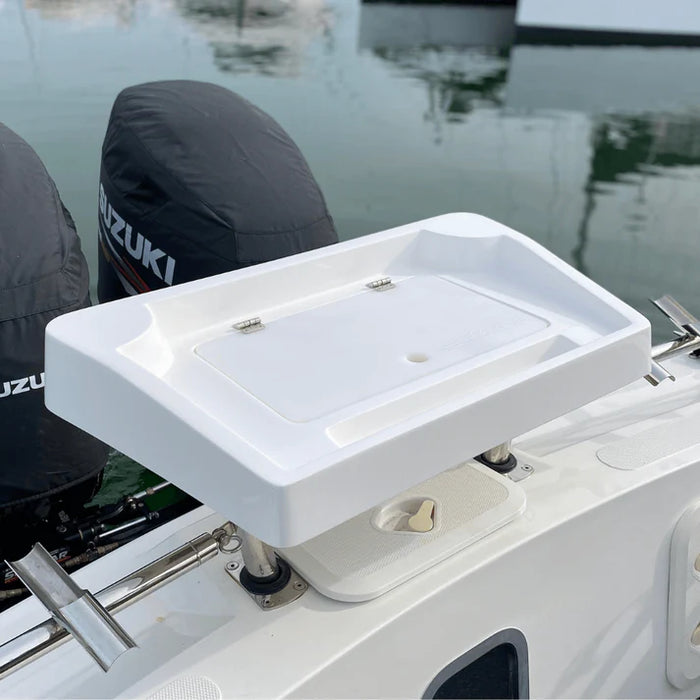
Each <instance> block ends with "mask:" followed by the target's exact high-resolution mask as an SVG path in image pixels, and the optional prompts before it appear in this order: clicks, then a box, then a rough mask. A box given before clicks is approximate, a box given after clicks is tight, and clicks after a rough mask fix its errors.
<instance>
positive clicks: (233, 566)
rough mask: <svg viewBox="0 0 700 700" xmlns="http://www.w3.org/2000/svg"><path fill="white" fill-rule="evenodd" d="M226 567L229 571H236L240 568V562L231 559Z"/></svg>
mask: <svg viewBox="0 0 700 700" xmlns="http://www.w3.org/2000/svg"><path fill="white" fill-rule="evenodd" d="M226 568H227V569H228V570H229V571H235V570H236V569H237V568H238V562H237V561H230V562H229V563H228V564H226Z"/></svg>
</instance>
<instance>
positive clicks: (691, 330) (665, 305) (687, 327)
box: [644, 294, 700, 386]
mask: <svg viewBox="0 0 700 700" xmlns="http://www.w3.org/2000/svg"><path fill="white" fill-rule="evenodd" d="M651 303H652V304H654V306H656V308H657V309H659V311H661V313H663V314H664V315H665V316H666V318H668V320H669V321H671V323H673V325H674V326H676V328H677V329H678V330H677V331H676V336H677V337H676V339H675V340H672V341H671V342H669V343H665V344H664V345H660V346H658V347H656V348H655V349H654V352H653V353H652V356H651V372H650V373H649V374H647V375H646V376H645V377H644V378H645V379H646V380H647V381H648V382H649V383H650V384H651V385H652V386H658V385H659V384H660V383H661V382H662V381H664V379H671V380H672V381H675V380H676V378H675V377H674V376H673V375H672V374H671V373H670V372H669V371H668V370H667V369H666V368H665V367H664V366H663V365H661V364H659V361H660V360H666V359H668V358H669V357H673V356H674V355H680V354H682V353H692V352H694V351H698V350H700V321H698V319H697V318H695V316H693V314H691V313H690V312H689V311H687V310H686V309H684V308H683V307H682V306H681V305H680V304H679V303H678V302H677V301H676V300H675V299H674V298H673V297H672V296H669V295H668V294H664V296H662V297H660V298H659V299H653V300H652V301H651Z"/></svg>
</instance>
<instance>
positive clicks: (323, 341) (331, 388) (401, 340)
mask: <svg viewBox="0 0 700 700" xmlns="http://www.w3.org/2000/svg"><path fill="white" fill-rule="evenodd" d="M378 291H382V293H381V294H378V293H377V292H378ZM261 319H262V320H261ZM251 330H256V331H259V332H254V333H252V332H250V331H251ZM649 366H650V331H649V324H648V322H647V321H646V319H644V317H642V316H641V315H639V314H638V313H637V312H635V311H634V310H632V309H631V308H629V307H628V306H626V305H625V304H623V303H622V302H621V301H619V300H618V299H616V298H615V297H613V296H612V295H610V294H608V293H607V292H605V291H604V290H603V289H601V288H600V287H598V286H597V285H595V284H594V283H592V282H591V281H590V280H588V279H586V278H585V277H584V276H582V275H581V274H579V273H578V272H576V271H575V270H573V269H572V268H570V267H569V266H568V265H566V264H565V263H563V262H562V261H561V260H559V259H558V258H556V257H555V256H554V255H552V254H551V253H549V252H547V251H546V250H545V249H543V248H542V247H541V246H539V245H537V244H536V243H534V242H532V241H531V240H529V239H527V238H526V237H524V236H522V235H520V234H518V233H516V232H515V231H512V230H510V229H508V228H506V227H504V226H501V225H500V224H497V223H495V222H493V221H490V220H488V219H485V218H483V217H479V216H475V215H471V214H449V215H445V216H441V217H437V218H434V219H428V220H425V221H422V222H418V223H415V224H410V225H407V226H402V227H400V228H397V229H392V230H390V231H385V232H383V233H378V234H374V235H372V236H366V237H364V238H361V239H356V240H353V241H349V242H346V243H341V244H338V245H334V246H330V247H328V248H324V249H320V250H315V251H311V252H308V253H303V254H300V255H296V256H293V257H290V258H285V259H283V260H277V261H274V262H270V263H265V264H263V265H258V266H256V267H251V268H246V269H243V270H238V271H236V272H232V273H227V274H224V275H219V276H217V277H212V278H208V279H205V280H200V281H197V282H192V283H188V284H183V285H180V286H177V287H173V288H170V289H166V290H161V291H157V292H153V293H150V294H145V295H141V296H136V297H131V298H129V299H125V300H121V301H118V302H114V303H111V304H108V305H103V306H99V307H93V308H91V309H86V310H84V311H80V312H77V313H74V314H68V315H66V316H63V317H61V318H59V319H57V320H56V321H54V322H52V323H51V324H50V326H49V327H48V329H47V360H46V367H47V374H46V397H47V405H48V406H49V408H51V410H53V411H54V412H56V413H58V414H59V415H61V416H63V417H64V418H66V419H67V420H69V421H71V422H73V423H75V424H76V425H78V426H80V427H81V428H83V429H85V430H87V431H88V432H90V433H92V434H94V435H96V436H97V437H99V438H101V439H102V440H104V441H105V442H107V443H109V444H111V445H113V446H114V447H116V448H117V449H120V450H121V451H123V452H125V453H126V454H128V455H130V456H132V457H133V458H134V459H137V460H138V461H140V462H142V463H143V464H145V465H146V466H148V467H149V468H151V469H154V470H155V471H157V472H158V473H160V474H161V475H163V476H164V477H167V478H168V479H170V480H172V481H173V482H175V483H176V484H178V485H179V486H181V487H182V488H184V489H186V490H187V491H188V492H190V493H191V494H192V495H194V496H195V497H197V498H199V499H200V500H202V501H204V502H205V503H207V504H208V505H210V506H212V507H214V508H216V509H218V510H219V511H221V513H222V514H224V515H225V516H227V517H230V518H231V519H232V520H234V521H236V522H237V523H239V524H240V525H241V526H242V527H243V528H245V529H246V530H248V531H250V532H252V533H253V534H254V535H256V536H257V537H259V538H261V539H263V540H265V541H267V542H269V543H270V544H272V545H278V546H290V545H295V544H298V543H299V542H302V541H304V540H307V539H309V538H311V537H313V536H315V535H318V534H319V533H321V532H323V531H325V530H327V529H329V528H331V527H333V526H335V525H337V524H338V523H340V522H342V521H344V520H347V519H348V518H350V517H352V516H354V515H357V514H358V513H361V512H363V511H364V510H366V509H367V508H369V507H371V506H373V505H374V504H376V503H378V502H379V501H381V500H383V499H386V498H388V497H390V496H392V495H394V494H396V493H398V492H400V491H402V490H404V489H406V488H408V487H410V486H412V485H414V484H416V483H418V482H421V481H423V480H425V479H428V478H430V477H431V476H433V475H435V474H437V473H439V472H441V471H443V470H445V469H447V468H450V467H452V466H454V465H456V464H458V463H459V462H461V461H463V460H464V459H466V458H469V457H472V456H474V455H476V454H478V453H480V452H482V451H484V450H486V449H488V448H490V447H493V446H494V445H496V444H498V443H500V442H503V441H505V440H507V439H510V438H512V437H515V436H516V435H518V434H520V433H522V432H525V431H527V430H529V429H531V428H533V427H535V426H537V425H539V424H541V423H543V422H545V421H547V420H550V419H552V418H555V417H557V416H559V415H562V414H563V413H565V412H567V411H570V410H572V409H574V408H576V407H577V406H580V405H582V404H583V403H586V402H588V401H590V400H592V399H594V398H597V397H598V396H600V395H602V394H605V393H608V392H610V391H613V390H614V389H617V388H619V387H621V386H623V385H625V384H627V383H629V382H630V381H633V380H634V379H637V378H639V377H641V376H643V375H644V374H645V373H647V372H648V371H649Z"/></svg>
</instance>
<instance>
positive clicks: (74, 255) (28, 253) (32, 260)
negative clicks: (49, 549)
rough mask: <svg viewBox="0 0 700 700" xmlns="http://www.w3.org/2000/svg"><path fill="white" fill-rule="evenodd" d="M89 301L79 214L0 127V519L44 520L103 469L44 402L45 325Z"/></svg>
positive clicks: (81, 497)
mask: <svg viewBox="0 0 700 700" xmlns="http://www.w3.org/2000/svg"><path fill="white" fill-rule="evenodd" d="M89 305H90V298H89V292H88V270H87V264H86V262H85V258H84V257H83V254H82V252H81V250H80V241H79V240H78V236H77V234H76V230H75V225H74V223H73V219H72V218H71V216H70V214H69V212H68V211H67V209H66V208H65V207H64V206H63V203H62V202H61V199H60V197H59V195H58V191H57V190H56V186H55V184H54V182H53V180H52V179H51V177H50V176H49V174H48V173H47V172H46V169H45V168H44V166H43V164H42V162H41V161H40V160H39V157H38V156H37V155H36V153H35V152H34V151H33V150H32V148H31V147H30V146H29V145H28V144H27V143H26V142H25V141H23V140H22V139H21V138H20V137H19V136H17V134H15V133H14V132H13V131H11V130H10V129H8V128H7V127H6V126H4V125H3V124H0V523H3V524H6V521H5V520H3V519H4V518H7V517H8V516H10V517H11V516H12V514H14V516H17V517H18V518H19V521H20V522H22V523H23V524H24V523H26V521H27V520H29V519H31V518H32V517H34V516H36V517H44V516H45V515H46V514H47V511H48V510H50V507H51V506H50V504H51V503H52V502H54V501H55V500H56V499H58V498H64V499H70V498H71V497H74V498H75V499H77V501H78V502H80V503H81V504H82V502H84V501H87V500H88V499H89V498H90V496H91V494H92V491H94V489H95V487H96V485H97V483H98V480H99V474H100V473H101V471H102V469H103V468H104V466H105V462H106V459H107V447H106V446H105V445H104V444H103V443H102V442H100V441H98V440H96V439H95V438H93V437H91V436H90V435H88V434H87V433H84V432H83V431H82V430H79V429H78V428H76V427H74V426H73V425H71V424H69V423H67V422H65V421H64V420H62V419H61V418H58V417H57V416H55V415H54V414H52V413H50V412H49V411H48V410H47V409H46V407H45V406H44V389H43V387H44V329H45V328H46V324H47V323H48V322H49V321H50V320H51V319H53V318H55V317H56V316H59V315H60V314H63V313H66V312H68V311H73V310H75V309H80V308H83V307H85V306H89ZM16 519H17V518H16ZM8 536H9V535H8V533H7V530H3V532H0V549H2V545H4V544H6V537H8Z"/></svg>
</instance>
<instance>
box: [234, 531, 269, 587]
mask: <svg viewBox="0 0 700 700" xmlns="http://www.w3.org/2000/svg"><path fill="white" fill-rule="evenodd" d="M238 536H239V537H240V538H241V554H242V555H243V563H244V565H245V568H246V569H247V570H248V573H249V574H250V575H251V576H253V577H255V578H256V579H267V578H272V577H274V576H277V574H278V573H279V564H278V563H277V557H276V556H275V553H274V551H273V550H272V547H270V546H269V545H267V544H265V543H264V542H262V541H261V540H259V539H258V538H257V537H254V536H253V535H251V534H250V533H249V532H245V531H244V530H241V529H240V528H239V529H238Z"/></svg>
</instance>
